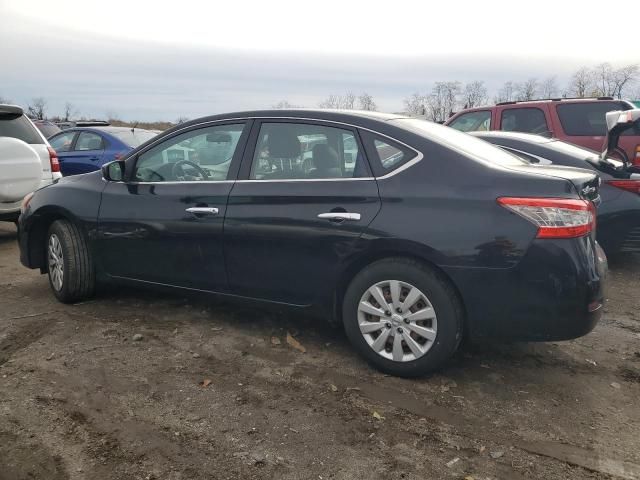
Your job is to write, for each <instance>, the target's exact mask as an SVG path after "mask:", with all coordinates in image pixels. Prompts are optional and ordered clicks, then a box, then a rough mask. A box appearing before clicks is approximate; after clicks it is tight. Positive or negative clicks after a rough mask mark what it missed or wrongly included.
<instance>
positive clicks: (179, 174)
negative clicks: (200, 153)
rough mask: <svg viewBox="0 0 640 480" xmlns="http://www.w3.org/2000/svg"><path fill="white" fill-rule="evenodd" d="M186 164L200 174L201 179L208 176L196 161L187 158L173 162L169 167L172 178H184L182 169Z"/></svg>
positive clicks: (184, 174)
mask: <svg viewBox="0 0 640 480" xmlns="http://www.w3.org/2000/svg"><path fill="white" fill-rule="evenodd" d="M185 165H188V166H189V167H191V168H193V169H194V170H195V171H196V172H198V173H199V174H200V176H201V177H202V179H203V180H205V179H207V178H209V174H208V173H207V172H206V171H205V170H204V169H203V168H202V167H200V165H198V164H197V163H193V162H190V161H189V160H180V161H178V162H176V163H174V164H173V167H172V168H171V176H172V177H173V178H184V177H185V176H187V174H186V173H185V171H184V166H185Z"/></svg>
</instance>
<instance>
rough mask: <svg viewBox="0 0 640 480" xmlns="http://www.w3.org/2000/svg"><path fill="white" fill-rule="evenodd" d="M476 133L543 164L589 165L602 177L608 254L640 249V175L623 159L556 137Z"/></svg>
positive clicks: (601, 233) (600, 232)
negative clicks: (623, 161) (628, 166)
mask: <svg viewBox="0 0 640 480" xmlns="http://www.w3.org/2000/svg"><path fill="white" fill-rule="evenodd" d="M472 135H473V136H475V137H478V138H482V139H483V140H486V141H487V142H490V143H492V144H494V145H497V146H500V147H501V148H503V149H505V150H507V151H509V152H512V153H514V154H516V155H518V156H520V157H521V158H524V159H526V160H527V161H529V162H531V163H534V164H539V165H564V166H569V167H579V168H588V169H591V170H593V171H595V172H597V173H598V174H599V176H600V177H601V178H602V186H601V188H600V197H601V199H602V203H601V204H600V205H599V206H598V229H597V238H598V242H599V243H600V244H601V245H602V248H604V250H605V252H606V253H607V255H609V256H612V255H615V254H618V253H624V252H635V253H638V252H640V175H639V174H635V173H632V172H630V171H629V170H627V169H625V168H623V165H622V163H621V162H619V161H617V160H613V159H606V160H602V159H601V158H600V157H601V155H599V154H598V153H596V152H594V151H592V150H587V149H585V148H582V147H578V146H576V145H573V144H571V143H566V142H562V141H560V140H557V139H555V138H545V137H541V136H539V135H531V134H527V133H513V132H498V131H496V132H474V133H472Z"/></svg>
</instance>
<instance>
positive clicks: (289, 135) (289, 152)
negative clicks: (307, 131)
mask: <svg viewBox="0 0 640 480" xmlns="http://www.w3.org/2000/svg"><path fill="white" fill-rule="evenodd" d="M267 143H268V145H269V156H270V157H271V158H297V157H299V156H300V151H301V150H300V140H298V137H297V136H296V134H295V132H294V131H293V130H291V129H289V128H277V129H273V130H270V131H269V137H268V138H267Z"/></svg>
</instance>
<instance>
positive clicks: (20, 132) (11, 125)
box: [0, 114, 44, 145]
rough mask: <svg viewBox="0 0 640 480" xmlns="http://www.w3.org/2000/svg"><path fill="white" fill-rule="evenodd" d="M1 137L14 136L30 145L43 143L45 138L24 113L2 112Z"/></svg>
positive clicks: (0, 115) (0, 116)
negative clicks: (7, 113) (9, 113)
mask: <svg viewBox="0 0 640 480" xmlns="http://www.w3.org/2000/svg"><path fill="white" fill-rule="evenodd" d="M0 137H13V138H17V139H18V140H22V141H23V142H25V143H28V144H30V145H42V144H44V140H42V137H41V136H40V135H39V134H38V131H37V130H36V128H35V127H34V126H33V125H32V123H31V122H30V121H29V119H27V117H25V116H24V115H6V114H5V115H3V114H0Z"/></svg>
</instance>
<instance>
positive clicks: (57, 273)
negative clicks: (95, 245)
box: [46, 220, 95, 303]
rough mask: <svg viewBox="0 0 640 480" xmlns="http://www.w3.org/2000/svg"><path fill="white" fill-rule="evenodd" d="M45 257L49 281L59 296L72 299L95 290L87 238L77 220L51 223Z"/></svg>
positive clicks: (65, 300) (79, 298)
mask: <svg viewBox="0 0 640 480" xmlns="http://www.w3.org/2000/svg"><path fill="white" fill-rule="evenodd" d="M46 258H47V270H48V273H49V285H50V286H51V290H52V291H53V294H54V295H55V296H56V298H57V299H58V300H60V301H61V302H64V303H73V302H77V301H79V300H82V299H85V298H87V297H89V296H91V295H92V294H93V291H94V289H95V270H94V266H93V259H92V258H91V252H90V250H89V246H88V245H87V240H86V238H85V237H84V235H83V234H82V232H81V231H80V229H79V228H78V227H77V226H76V225H75V224H73V223H71V222H69V221H67V220H56V221H55V222H53V223H52V224H51V226H50V227H49V232H48V234H47V245H46Z"/></svg>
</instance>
